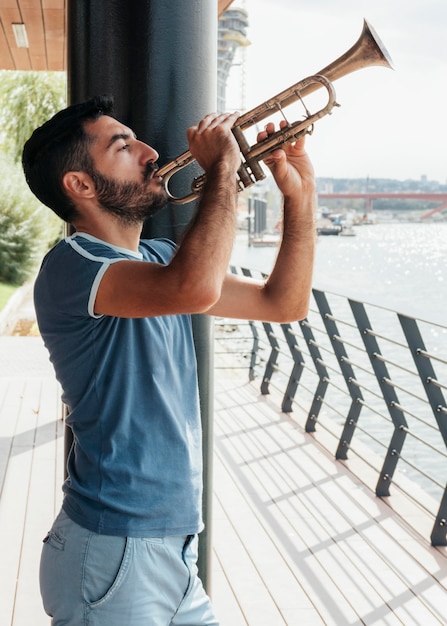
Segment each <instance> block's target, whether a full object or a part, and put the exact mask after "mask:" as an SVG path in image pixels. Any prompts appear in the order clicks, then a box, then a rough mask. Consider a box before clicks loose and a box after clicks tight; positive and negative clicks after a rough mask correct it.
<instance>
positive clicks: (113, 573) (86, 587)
mask: <svg viewBox="0 0 447 626" xmlns="http://www.w3.org/2000/svg"><path fill="white" fill-rule="evenodd" d="M130 542H131V540H130V539H127V538H126V537H112V536H108V535H97V534H95V533H92V534H91V536H90V538H89V542H88V546H87V550H86V553H85V559H84V567H83V595H84V599H85V601H86V602H87V603H88V604H89V606H90V607H91V608H94V607H97V606H99V605H101V604H102V603H104V602H105V601H106V600H107V599H109V598H110V597H111V596H112V595H113V593H114V592H115V591H116V590H117V589H118V588H119V586H120V584H121V582H122V580H123V578H124V575H125V572H126V569H127V565H128V562H129V558H130V557H129V551H130Z"/></svg>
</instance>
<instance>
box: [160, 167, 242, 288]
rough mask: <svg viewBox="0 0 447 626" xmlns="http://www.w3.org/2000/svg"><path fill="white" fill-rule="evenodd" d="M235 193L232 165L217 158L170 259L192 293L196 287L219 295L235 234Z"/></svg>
mask: <svg viewBox="0 0 447 626" xmlns="http://www.w3.org/2000/svg"><path fill="white" fill-rule="evenodd" d="M230 181H232V182H230ZM236 196H237V191H236V177H235V173H234V172H233V169H232V168H231V167H228V165H227V164H226V163H225V162H218V163H217V164H215V166H213V168H212V169H211V170H210V171H209V172H208V173H207V178H206V182H205V185H204V188H203V191H202V195H201V197H200V200H199V203H198V206H197V210H196V213H195V215H194V217H193V219H192V221H191V223H190V225H189V226H188V228H187V230H186V232H185V234H184V236H183V238H182V240H181V242H180V245H179V248H178V252H177V254H176V256H175V258H174V259H173V261H172V262H171V270H172V271H173V272H174V271H175V272H179V275H180V276H181V278H180V282H181V283H182V284H183V285H184V286H185V288H187V289H189V290H190V292H191V297H193V294H194V293H195V292H196V291H197V292H199V293H201V294H202V295H203V296H204V297H205V294H209V297H210V298H211V299H212V300H213V299H218V297H219V296H220V291H221V288H222V283H223V281H224V279H225V275H226V272H227V268H228V264H229V260H230V256H231V250H232V245H233V241H234V235H235V228H236V206H237V198H236Z"/></svg>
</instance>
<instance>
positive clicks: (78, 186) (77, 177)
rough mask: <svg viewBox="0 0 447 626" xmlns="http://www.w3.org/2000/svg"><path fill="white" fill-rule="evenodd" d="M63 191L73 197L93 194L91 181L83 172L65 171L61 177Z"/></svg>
mask: <svg viewBox="0 0 447 626" xmlns="http://www.w3.org/2000/svg"><path fill="white" fill-rule="evenodd" d="M62 185H63V187H64V189H65V191H66V192H67V193H68V194H70V196H72V197H74V198H78V199H81V198H92V197H93V196H94V195H95V187H94V185H93V181H92V179H91V178H90V176H89V175H88V174H86V173H85V172H82V171H79V172H76V171H73V172H66V173H65V174H64V176H63V177H62Z"/></svg>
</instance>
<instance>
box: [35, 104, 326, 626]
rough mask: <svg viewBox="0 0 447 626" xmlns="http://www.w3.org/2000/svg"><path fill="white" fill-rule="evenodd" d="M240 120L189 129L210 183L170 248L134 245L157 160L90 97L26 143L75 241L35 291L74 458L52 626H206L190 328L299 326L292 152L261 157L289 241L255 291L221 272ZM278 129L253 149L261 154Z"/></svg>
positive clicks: (153, 205) (305, 273)
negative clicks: (210, 318) (226, 321)
mask: <svg viewBox="0 0 447 626" xmlns="http://www.w3.org/2000/svg"><path fill="white" fill-rule="evenodd" d="M236 119H237V115H236V114H224V115H215V114H212V115H207V116H206V117H205V118H204V119H203V120H201V121H200V122H199V123H198V124H197V125H196V126H193V127H191V128H190V129H188V131H187V138H188V142H189V149H190V151H191V154H192V155H193V157H194V158H195V159H196V160H197V161H198V162H199V164H200V165H201V167H202V168H203V169H204V171H205V173H206V184H205V187H204V189H203V192H202V194H201V197H200V200H199V202H198V207H197V210H196V214H195V216H194V218H193V220H192V222H191V224H190V226H189V228H188V229H187V232H186V233H185V235H184V236H183V238H182V241H181V242H180V244H179V245H178V247H177V248H175V247H174V245H173V243H172V242H170V241H168V240H165V239H158V240H157V239H156V240H150V241H149V240H147V241H140V234H141V229H142V224H143V221H144V220H145V219H146V218H147V217H149V216H150V215H152V214H153V213H154V212H155V211H157V210H158V209H159V208H161V207H162V206H163V205H164V204H165V202H166V192H165V189H164V186H163V184H162V180H161V178H160V177H159V176H157V166H156V161H157V159H158V154H157V152H156V151H155V150H154V149H153V148H152V147H150V146H148V145H147V144H145V143H142V142H140V141H138V140H137V138H136V137H135V136H134V133H133V132H132V131H131V130H130V129H129V128H128V127H127V126H125V125H124V124H122V123H121V122H120V121H118V120H117V119H115V118H114V117H113V114H112V100H111V98H107V97H97V98H94V99H92V100H90V101H88V102H86V103H82V104H78V105H73V106H71V107H68V108H67V109H65V110H63V111H61V112H59V113H58V114H56V115H55V116H54V117H53V118H52V119H51V120H49V121H48V122H46V123H45V124H44V125H43V126H42V127H40V128H38V129H37V130H36V131H34V133H33V135H32V136H31V138H30V139H29V140H28V142H27V143H26V145H25V148H24V151H23V167H24V171H25V175H26V178H27V181H28V184H29V186H30V188H31V189H32V191H33V192H34V193H35V195H36V196H37V197H38V198H39V199H40V200H41V201H42V202H44V203H45V204H47V205H48V206H49V207H50V208H51V209H52V210H53V211H55V212H56V213H57V214H58V215H59V216H60V217H61V218H62V219H64V220H65V221H67V222H69V223H71V224H72V225H73V227H74V229H75V234H74V235H73V236H71V237H67V238H66V239H65V240H63V241H61V242H59V243H58V244H57V245H56V246H55V247H54V248H53V249H52V250H51V251H50V252H49V253H48V254H47V256H46V257H45V259H44V261H43V263H42V267H41V270H40V273H39V276H38V278H37V280H36V284H35V307H36V313H37V319H38V323H39V328H40V331H41V334H42V337H43V339H44V342H45V345H46V346H47V348H48V350H49V353H50V359H51V361H52V363H53V365H54V368H55V371H56V376H57V378H58V380H59V381H60V383H61V387H62V391H63V400H64V402H65V403H66V405H67V406H68V409H69V415H68V418H67V423H68V424H69V425H70V427H71V428H72V430H73V435H74V443H73V447H72V449H71V451H70V455H69V459H68V478H67V480H66V481H65V483H64V486H63V490H64V501H63V506H62V510H61V512H60V514H59V516H58V517H57V519H56V520H55V522H54V525H53V527H52V529H51V531H50V532H49V533H48V535H47V537H46V538H45V540H44V547H43V553H42V560H41V591H42V596H43V601H44V607H45V610H46V611H47V613H48V614H49V615H51V616H52V617H53V625H54V626H59V625H62V624H64V625H69V626H81V625H83V626H85V625H89V626H104V625H106V624H107V626H143V625H144V626H169V625H172V626H173V625H176V626H179V625H183V626H187V625H188V626H202V625H207V626H211V625H216V624H217V623H218V622H217V620H216V618H215V617H214V614H213V610H212V607H211V605H210V602H209V599H208V597H207V596H206V594H205V592H204V590H203V587H202V585H201V582H200V580H199V579H198V577H197V575H196V565H195V562H196V558H197V555H196V545H197V541H196V535H197V533H199V532H200V531H201V530H202V527H203V524H202V519H201V489H202V467H201V447H200V446H201V433H200V419H199V403H198V389H197V372H196V362H195V355H194V347H193V340H192V333H191V326H190V317H189V316H190V314H193V313H206V314H209V315H218V316H224V317H233V318H243V319H260V320H270V321H277V322H286V321H291V320H296V319H300V318H303V317H304V316H305V315H306V313H307V308H308V303H309V296H310V289H311V279H312V265H313V256H314V246H315V224H314V193H315V191H314V175H313V170H312V166H311V164H310V162H309V159H308V157H307V155H306V153H305V151H304V145H303V141H302V140H300V141H298V142H296V144H293V145H292V144H289V145H287V146H285V147H284V149H283V150H276V151H274V152H273V153H272V154H271V155H270V156H269V157H268V158H267V159H266V160H265V162H266V164H267V165H268V166H269V167H270V169H271V171H272V173H273V176H274V178H275V180H276V183H277V184H278V187H279V189H280V190H281V192H282V194H283V196H284V235H283V241H282V243H281V246H280V249H279V253H278V257H277V260H276V263H275V266H274V268H273V270H272V272H271V274H270V276H269V278H268V279H267V280H266V281H265V282H260V281H255V280H251V279H248V278H243V277H240V276H235V275H232V274H230V273H227V267H228V263H229V260H230V254H231V248H232V243H233V238H234V232H235V223H236V204H237V202H236V196H237V192H236V184H235V179H236V172H237V169H238V167H239V165H240V151H239V148H238V145H237V143H236V141H235V139H234V136H233V134H232V132H231V127H232V125H233V124H234V122H235V120H236ZM273 131H274V127H273V124H271V123H270V124H268V125H267V127H266V130H265V131H263V132H261V133H260V134H259V137H258V139H263V138H265V137H267V135H268V134H269V133H271V132H273Z"/></svg>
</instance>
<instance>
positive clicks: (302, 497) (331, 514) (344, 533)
mask: <svg viewBox="0 0 447 626" xmlns="http://www.w3.org/2000/svg"><path fill="white" fill-rule="evenodd" d="M241 397H242V398H244V397H245V400H241V402H240V403H239V405H238V404H237V402H236V397H235V396H234V394H233V392H231V391H230V392H229V391H228V390H227V391H225V393H224V394H223V396H222V402H223V404H218V406H219V409H218V411H222V413H220V414H218V416H217V419H216V423H217V424H219V428H220V429H221V430H220V431H217V429H216V433H217V432H219V434H220V435H221V436H222V439H219V442H224V443H222V444H221V445H222V446H223V445H224V444H225V445H226V447H225V448H224V454H225V455H227V457H228V458H226V463H227V465H228V464H229V463H232V467H234V468H235V470H234V475H235V480H236V481H238V482H239V483H240V484H242V483H244V484H250V491H248V492H247V494H246V495H247V497H248V498H250V499H251V500H252V501H253V499H254V498H257V505H258V507H260V506H264V508H265V509H267V508H268V514H269V516H270V518H271V519H273V518H274V520H275V523H276V524H277V525H278V527H281V528H282V529H283V534H282V535H281V537H280V541H282V542H283V543H284V537H285V536H286V535H287V530H286V525H285V521H286V520H287V522H289V523H290V524H291V526H292V527H293V528H294V529H295V530H296V531H297V534H298V541H300V540H301V541H303V540H304V542H305V544H307V547H308V549H309V552H310V553H311V554H312V555H314V557H315V559H316V561H318V564H319V565H320V566H321V567H322V568H323V571H324V572H325V574H326V576H328V577H329V579H330V580H331V581H332V586H333V587H334V586H335V589H336V591H335V594H334V597H336V596H337V595H338V597H337V599H336V600H335V606H336V607H337V610H338V611H339V610H340V606H341V605H342V603H343V601H345V602H347V603H348V604H349V605H351V606H352V607H353V608H354V609H355V611H356V614H357V619H361V620H362V623H366V624H368V623H371V624H373V623H377V620H378V619H380V620H381V622H380V623H387V624H398V623H402V622H401V619H403V620H404V621H403V623H409V624H410V623H417V620H422V621H419V623H424V624H440V623H443V622H442V619H443V617H442V616H443V612H445V609H444V608H443V607H445V600H446V597H445V592H444V589H443V588H442V587H440V586H439V585H438V584H437V580H436V579H435V578H432V579H431V580H430V578H429V581H430V582H428V583H427V574H428V573H427V571H426V570H425V569H423V568H421V566H420V565H419V563H418V562H417V560H415V559H414V558H413V557H412V554H413V550H412V546H413V547H419V549H421V541H420V538H419V537H417V536H415V533H412V534H411V532H409V530H408V527H407V526H406V525H405V524H404V527H405V528H407V531H406V532H407V536H406V537H407V539H408V541H409V542H410V543H409V545H408V546H406V548H405V550H404V549H403V548H402V552H400V556H399V558H390V554H392V552H390V551H389V550H388V549H387V547H386V546H387V542H388V541H392V540H393V539H392V537H390V536H388V535H387V533H386V531H385V530H382V529H381V527H380V524H379V523H378V521H379V522H380V521H382V520H383V519H385V520H389V519H391V520H395V519H396V515H395V513H393V512H392V511H391V510H390V509H389V507H388V506H387V505H386V504H385V503H383V502H382V501H380V500H378V499H377V498H376V497H375V496H374V494H372V493H371V492H368V491H367V490H366V489H365V486H364V485H362V483H361V482H360V481H359V480H358V479H355V480H352V477H351V476H350V475H349V472H348V470H347V469H346V467H345V466H344V464H340V463H337V462H335V461H334V460H333V459H330V458H329V457H327V454H321V453H320V454H318V446H315V444H314V443H313V439H312V437H309V436H306V438H307V439H309V440H310V441H311V442H312V444H311V445H312V446H313V449H312V450H311V452H310V454H308V455H307V447H308V446H307V447H306V445H303V442H302V433H300V432H299V431H298V433H297V434H294V433H293V428H292V431H290V432H288V429H289V426H288V425H287V419H284V416H283V418H282V419H278V415H276V417H273V419H272V418H271V419H270V423H268V422H267V421H266V420H265V415H264V408H265V406H267V405H268V404H269V403H268V402H266V401H265V400H264V399H259V398H258V399H257V401H253V400H252V401H251V403H250V401H249V400H248V401H247V394H246V390H242V393H241ZM243 402H246V405H245V407H244V406H242V404H243ZM250 404H251V408H250ZM251 414H253V416H255V417H254V418H252V417H251ZM276 414H278V410H276ZM273 422H274V426H275V429H273V426H272V423H273ZM267 431H268V432H267ZM291 434H292V436H291ZM290 436H291V438H289V439H288V437H290ZM230 447H231V452H229V450H230ZM299 467H301V468H302V469H301V473H299V471H297V470H299ZM303 468H304V469H303ZM318 468H319V469H320V471H318ZM321 470H324V471H321ZM324 473H326V476H325V475H324ZM296 479H298V481H297V480H296ZM297 482H298V483H299V486H298V485H297ZM256 484H257V487H256V489H255V490H254V488H253V486H254V485H256ZM263 490H264V492H263ZM265 492H267V493H265ZM281 492H282V495H281ZM359 495H360V496H361V500H362V501H363V503H364V502H365V501H367V502H368V506H367V507H366V508H365V507H362V506H360V505H358V496H359ZM254 508H256V506H255V507H254ZM371 512H372V513H373V515H372V517H371V515H370V514H371ZM256 514H257V515H258V517H259V511H256ZM281 515H282V516H283V519H282V520H281ZM264 516H265V517H267V516H266V515H265V513H264ZM269 523H270V524H271V525H272V521H271V520H270V522H269ZM238 527H239V523H238ZM377 529H380V533H379V534H380V540H379V538H377V539H376V540H374V541H371V539H370V537H369V534H370V533H374V532H377ZM289 532H291V529H289ZM401 534H402V533H401ZM410 540H411V541H412V543H411V541H410ZM294 541H297V538H296V537H295V538H294ZM427 548H428V546H427V545H425V546H422V552H423V553H425V552H426V551H427ZM424 550H425V552H424ZM382 551H383V552H382ZM403 552H404V553H405V554H406V558H407V559H408V561H406V562H405V561H404V562H405V569H406V570H410V571H412V572H413V575H414V576H415V577H416V578H415V580H416V581H417V580H419V577H421V576H422V578H423V579H424V580H425V581H426V583H425V584H426V587H427V589H426V590H425V589H420V588H418V592H417V593H415V591H414V590H413V589H412V587H411V585H409V584H408V582H409V581H408V582H406V581H405V576H404V577H402V572H401V562H402V554H403ZM359 555H361V558H360V557H359ZM365 555H366V557H365ZM436 555H437V556H439V552H438V551H436ZM440 558H442V559H443V560H442V561H441V563H440V564H439V563H438V565H441V568H443V571H444V574H443V575H442V576H441V577H442V579H443V578H444V575H445V572H446V571H447V570H446V560H445V559H444V558H443V557H440ZM410 564H411V567H410ZM422 572H423V574H422ZM428 575H429V574H428ZM384 581H386V584H385V583H384ZM303 584H304V583H303ZM322 586H323V588H325V589H326V584H324V585H322ZM311 591H312V589H309V595H310V593H311ZM313 591H314V595H313V596H312V597H314V598H316V600H315V602H316V603H317V604H318V606H320V605H321V602H322V598H321V597H320V598H318V589H317V587H316V586H315V587H314V589H313ZM315 594H316V595H315ZM396 597H399V598H400V599H401V602H400V603H398V606H396V602H395V598H396ZM343 598H344V600H343ZM323 604H327V607H326V608H327V609H328V614H326V615H324V619H325V620H328V621H325V623H332V622H331V621H330V620H331V617H332V616H333V614H334V613H333V611H330V610H329V603H328V602H327V600H326V599H323ZM320 611H322V612H323V613H324V609H323V608H321V606H320ZM410 616H413V617H410ZM348 619H349V618H348V617H347V616H342V615H339V616H338V618H337V619H336V621H335V623H349V621H348ZM405 620H406V621H405ZM410 620H416V621H410Z"/></svg>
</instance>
